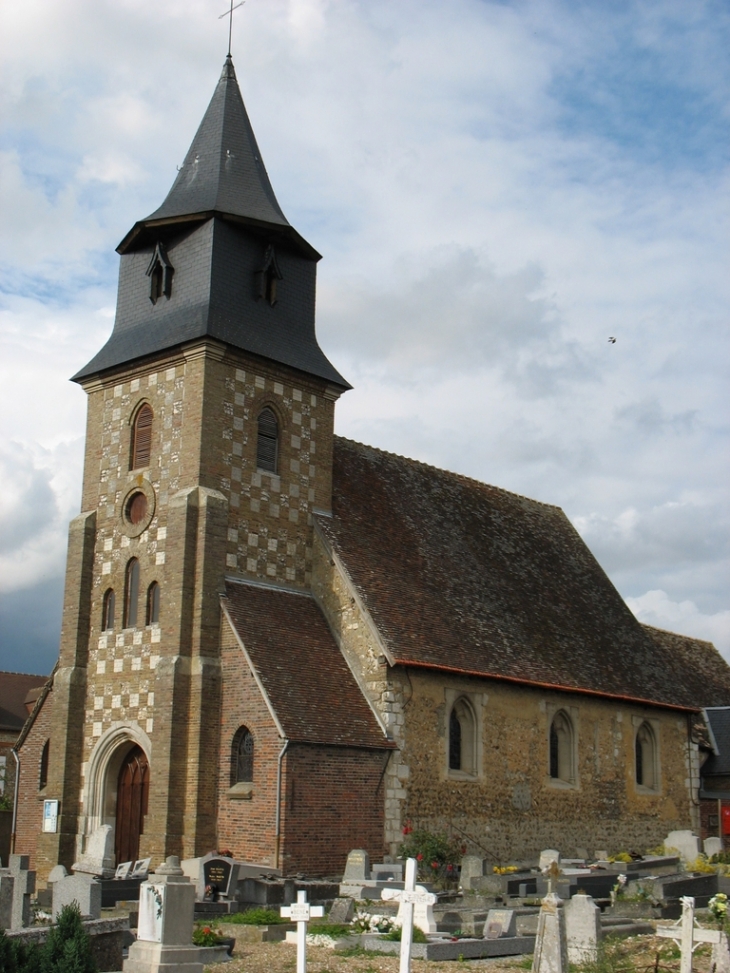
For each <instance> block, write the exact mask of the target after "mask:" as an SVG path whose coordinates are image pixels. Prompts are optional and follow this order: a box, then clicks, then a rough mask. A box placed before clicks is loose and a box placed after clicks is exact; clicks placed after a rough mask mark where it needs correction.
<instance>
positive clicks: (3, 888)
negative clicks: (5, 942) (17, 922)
mask: <svg viewBox="0 0 730 973" xmlns="http://www.w3.org/2000/svg"><path fill="white" fill-rule="evenodd" d="M5 871H6V870H5V869H3V872H5ZM14 885H15V879H14V878H13V876H12V875H7V874H5V875H1V874H0V929H10V928H11V926H12V923H13V886H14Z"/></svg>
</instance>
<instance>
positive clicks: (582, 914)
mask: <svg viewBox="0 0 730 973" xmlns="http://www.w3.org/2000/svg"><path fill="white" fill-rule="evenodd" d="M563 911H564V913H565V935H566V938H567V940H568V961H569V962H571V963H575V964H576V965H580V964H583V963H595V962H596V959H597V957H598V943H599V942H600V940H601V910H600V909H599V908H598V906H597V905H596V903H595V902H594V901H593V897H592V896H590V895H580V894H579V895H574V896H573V898H572V899H571V900H570V902H566V904H565V906H564V907H563Z"/></svg>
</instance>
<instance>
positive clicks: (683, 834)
mask: <svg viewBox="0 0 730 973" xmlns="http://www.w3.org/2000/svg"><path fill="white" fill-rule="evenodd" d="M664 847H665V848H675V849H676V850H677V851H678V852H679V854H680V857H681V858H682V859H683V860H684V862H685V864H686V863H687V862H693V861H694V860H695V859H696V858H697V856H698V855H699V853H700V839H699V838H698V837H697V835H696V834H692V832H691V831H670V832H669V834H668V835H667V837H666V838H665V839H664Z"/></svg>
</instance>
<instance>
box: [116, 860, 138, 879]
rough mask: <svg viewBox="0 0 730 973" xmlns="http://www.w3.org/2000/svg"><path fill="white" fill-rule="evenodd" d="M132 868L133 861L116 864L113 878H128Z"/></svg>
mask: <svg viewBox="0 0 730 973" xmlns="http://www.w3.org/2000/svg"><path fill="white" fill-rule="evenodd" d="M133 868H134V862H122V864H121V865H117V868H116V871H115V872H114V878H129V876H130V875H131V874H132V869H133Z"/></svg>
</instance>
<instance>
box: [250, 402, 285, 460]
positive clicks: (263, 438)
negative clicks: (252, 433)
mask: <svg viewBox="0 0 730 973" xmlns="http://www.w3.org/2000/svg"><path fill="white" fill-rule="evenodd" d="M278 461H279V424H278V422H277V421H276V416H275V415H274V411H273V409H269V408H268V407H267V408H266V409H262V411H261V413H260V415H259V419H258V438H257V441H256V465H257V466H258V468H259V469H260V470H268V472H269V473H276V470H277V466H278Z"/></svg>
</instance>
